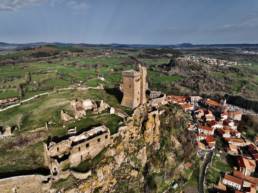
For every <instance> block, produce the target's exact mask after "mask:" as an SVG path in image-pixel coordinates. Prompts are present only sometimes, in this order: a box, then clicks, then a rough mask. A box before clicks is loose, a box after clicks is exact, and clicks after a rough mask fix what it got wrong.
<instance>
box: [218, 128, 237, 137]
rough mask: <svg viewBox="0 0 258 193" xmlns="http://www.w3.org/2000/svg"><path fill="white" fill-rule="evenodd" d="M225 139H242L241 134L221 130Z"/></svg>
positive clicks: (226, 129) (224, 129)
mask: <svg viewBox="0 0 258 193" xmlns="http://www.w3.org/2000/svg"><path fill="white" fill-rule="evenodd" d="M220 131H221V135H222V137H223V138H241V133H240V132H239V131H237V130H233V129H230V128H223V129H221V130H220Z"/></svg>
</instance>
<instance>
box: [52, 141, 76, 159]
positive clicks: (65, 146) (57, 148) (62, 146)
mask: <svg viewBox="0 0 258 193" xmlns="http://www.w3.org/2000/svg"><path fill="white" fill-rule="evenodd" d="M71 144H72V142H71V141H70V140H64V141H61V142H59V143H57V144H55V145H53V146H52V147H50V148H49V150H48V152H49V155H50V157H55V156H59V155H62V154H64V153H69V151H70V148H71Z"/></svg>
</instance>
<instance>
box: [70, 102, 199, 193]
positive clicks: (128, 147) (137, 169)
mask: <svg viewBox="0 0 258 193" xmlns="http://www.w3.org/2000/svg"><path fill="white" fill-rule="evenodd" d="M188 120H189V118H188V115H186V114H185V113H184V112H183V111H182V110H181V109H180V108H179V107H177V106H174V105H171V106H165V107H162V108H160V109H157V110H150V109H148V108H147V107H139V108H138V109H136V110H135V111H134V114H133V116H132V117H131V118H129V119H128V120H127V124H126V126H123V127H121V128H120V129H119V133H117V134H115V135H113V144H112V145H111V146H110V147H108V148H107V149H106V151H105V152H104V156H103V158H102V159H101V161H100V162H99V163H98V164H96V165H95V166H94V168H91V171H90V175H88V177H87V179H85V180H81V181H80V183H79V184H80V185H78V186H77V187H74V188H72V189H71V187H70V188H68V189H67V190H65V192H69V193H70V192H78V191H79V192H86V193H90V192H117V193H118V192H119V193H123V192H127V193H128V192H135V193H136V192H137V193H138V192H163V191H165V190H169V188H170V187H171V183H172V182H177V184H179V185H180V184H183V183H184V182H185V181H186V180H187V178H188V177H189V176H188V175H187V174H186V171H185V165H186V164H185V163H186V162H187V163H189V162H191V160H192V157H193V156H194V155H195V152H194V147H193V145H192V142H191V136H190V134H189V133H188V132H187V129H186V124H187V122H188Z"/></svg>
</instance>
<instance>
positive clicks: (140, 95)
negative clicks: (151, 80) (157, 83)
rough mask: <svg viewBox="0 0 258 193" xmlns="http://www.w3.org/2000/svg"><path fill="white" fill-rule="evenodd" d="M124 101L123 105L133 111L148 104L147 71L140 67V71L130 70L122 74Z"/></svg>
mask: <svg viewBox="0 0 258 193" xmlns="http://www.w3.org/2000/svg"><path fill="white" fill-rule="evenodd" d="M122 76H123V83H122V90H123V94H124V96H123V100H122V103H121V104H122V105H123V106H126V107H130V108H132V109H134V108H136V107H138V106H139V105H140V104H144V103H146V102H147V99H146V90H147V87H148V86H147V82H146V78H147V69H146V68H145V67H143V66H141V65H139V71H135V70H128V71H124V72H123V73H122Z"/></svg>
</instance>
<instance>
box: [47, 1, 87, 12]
mask: <svg viewBox="0 0 258 193" xmlns="http://www.w3.org/2000/svg"><path fill="white" fill-rule="evenodd" d="M49 1H50V5H51V6H52V7H59V6H66V7H67V8H70V9H73V10H75V11H80V10H86V9H88V8H89V4H88V0H49Z"/></svg>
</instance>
